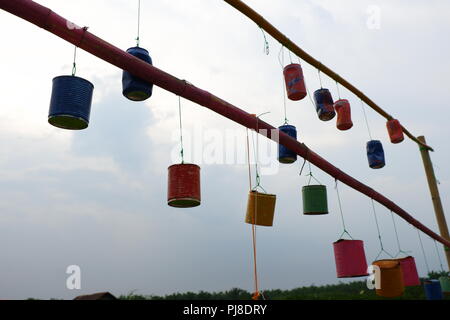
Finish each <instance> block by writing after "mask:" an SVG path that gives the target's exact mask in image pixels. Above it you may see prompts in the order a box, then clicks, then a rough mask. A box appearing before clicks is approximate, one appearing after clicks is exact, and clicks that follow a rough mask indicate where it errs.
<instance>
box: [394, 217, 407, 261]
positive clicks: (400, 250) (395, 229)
mask: <svg viewBox="0 0 450 320" xmlns="http://www.w3.org/2000/svg"><path fill="white" fill-rule="evenodd" d="M391 218H392V224H393V225H394V231H395V238H396V239H397V246H398V253H397V256H398V255H399V254H400V253H407V252H406V251H403V250H402V248H401V245H400V237H399V235H398V231H397V224H396V223H395V219H394V213H393V212H392V211H391Z"/></svg>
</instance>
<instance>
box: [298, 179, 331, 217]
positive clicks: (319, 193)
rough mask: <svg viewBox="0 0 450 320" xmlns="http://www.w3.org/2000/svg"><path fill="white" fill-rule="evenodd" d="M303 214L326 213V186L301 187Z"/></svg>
mask: <svg viewBox="0 0 450 320" xmlns="http://www.w3.org/2000/svg"><path fill="white" fill-rule="evenodd" d="M302 196H303V214H306V215H320V214H327V213H328V201H327V187H326V186H324V185H309V186H304V187H303V188H302Z"/></svg>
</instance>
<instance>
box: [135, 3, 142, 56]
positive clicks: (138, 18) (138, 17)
mask: <svg viewBox="0 0 450 320" xmlns="http://www.w3.org/2000/svg"><path fill="white" fill-rule="evenodd" d="M140 33H141V0H138V14H137V37H136V39H135V40H136V47H139V44H140V41H141V39H140Z"/></svg>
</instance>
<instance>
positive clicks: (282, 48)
mask: <svg viewBox="0 0 450 320" xmlns="http://www.w3.org/2000/svg"><path fill="white" fill-rule="evenodd" d="M280 55H281V59H280ZM278 62H279V63H280V66H281V71H284V46H283V45H282V46H281V48H280V52H279V53H278ZM282 82H283V106H284V124H288V123H289V120H288V118H287V108H286V82H285V80H284V76H283V79H282Z"/></svg>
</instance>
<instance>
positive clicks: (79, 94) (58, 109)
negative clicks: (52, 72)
mask: <svg viewBox="0 0 450 320" xmlns="http://www.w3.org/2000/svg"><path fill="white" fill-rule="evenodd" d="M93 91H94V85H93V84H92V83H90V82H89V81H87V80H86V79H83V78H80V77H76V76H60V77H56V78H54V79H53V88H52V97H51V100H50V110H49V113H48V123H50V124H51V125H52V126H55V127H58V128H61V129H68V130H82V129H86V128H87V127H88V126H89V116H90V113H91V105H92V94H93Z"/></svg>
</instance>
